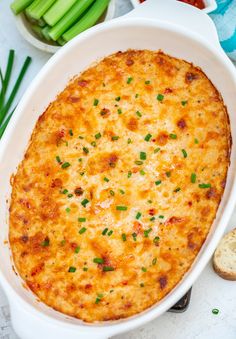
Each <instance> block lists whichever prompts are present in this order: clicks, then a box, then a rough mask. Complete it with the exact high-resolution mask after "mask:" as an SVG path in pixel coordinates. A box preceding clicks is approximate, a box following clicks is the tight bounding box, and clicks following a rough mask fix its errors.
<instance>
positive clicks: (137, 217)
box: [135, 212, 142, 220]
mask: <svg viewBox="0 0 236 339" xmlns="http://www.w3.org/2000/svg"><path fill="white" fill-rule="evenodd" d="M141 216H142V213H140V212H138V213H137V214H136V217H135V218H136V219H137V220H138V219H140V218H141Z"/></svg>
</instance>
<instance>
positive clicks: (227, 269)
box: [213, 228, 236, 280]
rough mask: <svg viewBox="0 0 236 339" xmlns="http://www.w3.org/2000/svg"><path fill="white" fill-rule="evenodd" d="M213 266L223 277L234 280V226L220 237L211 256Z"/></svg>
mask: <svg viewBox="0 0 236 339" xmlns="http://www.w3.org/2000/svg"><path fill="white" fill-rule="evenodd" d="M213 267H214V270H215V271H216V273H217V274H219V275H220V276H221V277H222V278H223V279H227V280H236V228H235V229H234V230H232V231H230V232H229V233H227V234H226V235H225V236H224V237H223V239H221V241H220V243H219V245H218V247H217V249H216V251H215V253H214V256H213Z"/></svg>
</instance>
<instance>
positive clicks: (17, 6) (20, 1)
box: [11, 0, 34, 15]
mask: <svg viewBox="0 0 236 339" xmlns="http://www.w3.org/2000/svg"><path fill="white" fill-rule="evenodd" d="M33 1H34V0H15V1H13V2H12V4H11V10H12V11H13V13H14V14H16V15H17V14H19V13H20V12H22V11H23V10H24V9H25V8H26V7H28V6H29V5H30V4H31V3H32V2H33Z"/></svg>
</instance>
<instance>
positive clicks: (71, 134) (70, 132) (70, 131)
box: [69, 129, 74, 137]
mask: <svg viewBox="0 0 236 339" xmlns="http://www.w3.org/2000/svg"><path fill="white" fill-rule="evenodd" d="M69 134H70V136H71V137H72V136H73V135H74V134H73V131H72V129H70V130H69Z"/></svg>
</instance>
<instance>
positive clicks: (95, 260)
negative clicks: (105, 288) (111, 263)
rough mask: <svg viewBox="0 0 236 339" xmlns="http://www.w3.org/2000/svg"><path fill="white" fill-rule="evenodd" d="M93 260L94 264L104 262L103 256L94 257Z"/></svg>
mask: <svg viewBox="0 0 236 339" xmlns="http://www.w3.org/2000/svg"><path fill="white" fill-rule="evenodd" d="M93 262H94V263H95V264H103V263H104V259H103V258H94V259H93Z"/></svg>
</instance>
